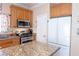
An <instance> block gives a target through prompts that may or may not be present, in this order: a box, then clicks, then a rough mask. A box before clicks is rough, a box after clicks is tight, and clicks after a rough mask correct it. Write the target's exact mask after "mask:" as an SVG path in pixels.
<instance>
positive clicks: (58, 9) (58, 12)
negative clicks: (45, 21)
mask: <svg viewBox="0 0 79 59" xmlns="http://www.w3.org/2000/svg"><path fill="white" fill-rule="evenodd" d="M71 15H72V4H71V3H61V4H58V5H57V4H53V3H52V4H51V6H50V18H52V17H61V16H71Z"/></svg>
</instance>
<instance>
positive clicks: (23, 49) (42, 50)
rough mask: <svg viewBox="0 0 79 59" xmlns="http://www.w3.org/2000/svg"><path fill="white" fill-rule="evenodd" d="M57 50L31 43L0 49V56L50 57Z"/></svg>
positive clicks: (52, 47)
mask: <svg viewBox="0 0 79 59" xmlns="http://www.w3.org/2000/svg"><path fill="white" fill-rule="evenodd" d="M58 50H59V47H56V46H53V45H49V44H45V43H41V42H37V41H32V42H28V43H24V44H21V45H16V46H13V47H8V48H4V49H0V56H50V55H53V54H54V53H55V52H56V51H58Z"/></svg>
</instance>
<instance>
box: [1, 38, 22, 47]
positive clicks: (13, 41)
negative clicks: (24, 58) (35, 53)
mask: <svg viewBox="0 0 79 59" xmlns="http://www.w3.org/2000/svg"><path fill="white" fill-rule="evenodd" d="M19 44H20V38H19V37H14V38H7V39H3V40H0V47H1V48H6V47H11V46H15V45H19Z"/></svg>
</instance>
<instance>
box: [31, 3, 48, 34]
mask: <svg viewBox="0 0 79 59" xmlns="http://www.w3.org/2000/svg"><path fill="white" fill-rule="evenodd" d="M32 10H33V31H34V33H36V29H37V16H38V15H40V14H45V13H48V19H49V4H46V3H45V4H41V5H38V6H36V7H34V8H32Z"/></svg>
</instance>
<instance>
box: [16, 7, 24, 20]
mask: <svg viewBox="0 0 79 59" xmlns="http://www.w3.org/2000/svg"><path fill="white" fill-rule="evenodd" d="M16 17H17V19H24V9H21V8H17V12H16Z"/></svg>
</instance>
